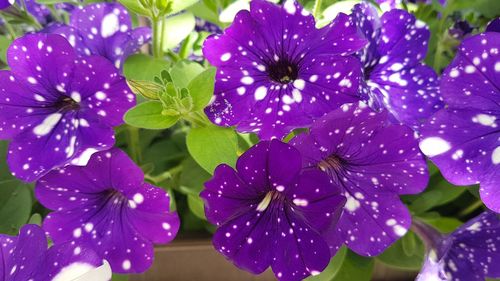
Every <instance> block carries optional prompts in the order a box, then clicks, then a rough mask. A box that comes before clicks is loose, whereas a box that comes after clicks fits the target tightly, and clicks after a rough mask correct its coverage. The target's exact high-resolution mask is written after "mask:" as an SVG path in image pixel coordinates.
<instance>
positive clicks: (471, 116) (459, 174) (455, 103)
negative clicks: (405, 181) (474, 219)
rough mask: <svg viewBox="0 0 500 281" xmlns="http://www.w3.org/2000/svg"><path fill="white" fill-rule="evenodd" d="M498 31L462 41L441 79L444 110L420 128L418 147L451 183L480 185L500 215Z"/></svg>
mask: <svg viewBox="0 0 500 281" xmlns="http://www.w3.org/2000/svg"><path fill="white" fill-rule="evenodd" d="M498 42H500V33H497V32H486V33H483V34H479V35H476V36H472V37H470V38H468V39H465V40H464V41H463V42H462V44H461V45H460V47H459V49H458V52H457V55H456V57H455V59H454V60H453V62H452V63H451V64H450V65H449V66H448V68H447V69H446V71H445V73H444V74H443V77H442V82H441V94H442V95H443V98H444V100H445V102H446V104H447V108H445V109H442V110H440V111H439V112H437V113H436V114H435V115H434V116H433V117H432V118H431V119H430V120H429V121H428V122H427V123H426V124H425V125H424V126H423V128H422V130H421V135H422V139H421V141H420V148H421V149H422V152H424V153H425V154H426V155H427V156H428V157H429V158H430V159H431V160H432V161H433V162H434V163H435V164H436V165H437V166H438V167H439V170H440V171H441V173H442V174H443V176H444V177H445V178H446V179H447V180H448V181H450V182H451V183H453V184H456V185H472V184H477V183H480V185H481V188H480V191H479V192H480V194H481V198H482V200H483V201H484V203H485V204H486V206H487V207H488V208H490V209H492V210H494V211H496V212H500V188H499V186H500V52H499V48H500V46H499V44H498Z"/></svg>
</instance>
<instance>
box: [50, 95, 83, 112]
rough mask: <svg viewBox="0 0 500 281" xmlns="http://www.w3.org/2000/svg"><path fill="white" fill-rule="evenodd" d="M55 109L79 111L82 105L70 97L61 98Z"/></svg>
mask: <svg viewBox="0 0 500 281" xmlns="http://www.w3.org/2000/svg"><path fill="white" fill-rule="evenodd" d="M54 107H56V108H57V109H59V111H64V112H66V111H71V110H78V109H79V108H80V104H79V103H78V102H76V101H75V100H74V99H72V98H70V97H66V96H64V97H61V98H60V99H59V100H58V101H57V102H56V103H55V104H54Z"/></svg>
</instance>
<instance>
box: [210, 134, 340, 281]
mask: <svg viewBox="0 0 500 281" xmlns="http://www.w3.org/2000/svg"><path fill="white" fill-rule="evenodd" d="M301 161H302V160H301V155H300V153H299V152H298V151H297V150H296V149H295V148H293V147H291V146H290V145H288V144H286V143H282V142H280V141H278V140H272V141H263V142H260V143H258V144H257V145H255V146H253V147H252V148H250V149H249V150H248V151H247V152H245V153H244V154H243V155H242V156H241V157H240V158H239V159H238V162H237V164H236V170H234V169H233V168H231V167H229V166H227V165H225V164H223V165H220V166H218V167H217V168H216V169H215V173H214V177H213V178H212V179H211V180H210V181H209V182H207V183H205V187H206V188H205V190H204V191H202V193H201V197H202V198H203V199H204V200H205V203H206V204H205V213H206V215H207V218H208V220H209V221H210V222H212V223H214V224H217V226H218V227H219V228H218V229H217V231H216V233H215V235H214V238H213V243H214V246H215V248H216V249H217V250H218V251H219V252H221V253H222V254H223V255H224V256H226V258H228V259H230V260H232V261H233V263H234V264H235V265H236V266H238V267H240V268H242V269H245V270H248V271H250V272H253V273H255V274H258V273H261V272H263V271H264V270H266V269H267V268H268V267H269V266H271V267H272V269H273V271H274V273H275V275H276V277H277V278H278V279H279V280H302V279H303V278H305V277H307V276H309V275H311V274H312V275H315V274H318V273H319V272H321V271H322V270H323V269H324V268H325V267H326V266H327V265H328V262H329V260H330V257H331V254H330V250H329V247H328V246H329V245H328V244H327V242H326V241H325V239H324V236H329V234H330V233H335V231H336V222H337V220H338V216H339V214H340V211H341V209H342V206H343V204H344V202H345V198H344V197H342V196H341V195H340V193H339V190H338V189H336V188H335V187H334V186H332V185H331V183H330V182H329V180H328V177H327V176H326V175H324V174H323V173H321V172H319V171H306V172H301ZM338 246H339V245H333V247H334V248H336V247H338Z"/></svg>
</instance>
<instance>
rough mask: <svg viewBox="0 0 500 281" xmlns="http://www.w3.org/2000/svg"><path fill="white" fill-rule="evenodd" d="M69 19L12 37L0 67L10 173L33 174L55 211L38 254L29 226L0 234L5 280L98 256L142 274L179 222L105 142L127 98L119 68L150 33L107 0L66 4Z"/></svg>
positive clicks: (80, 267) (71, 272) (40, 236)
mask: <svg viewBox="0 0 500 281" xmlns="http://www.w3.org/2000/svg"><path fill="white" fill-rule="evenodd" d="M71 24H72V25H73V26H65V25H61V24H53V25H50V26H48V27H47V28H46V29H45V30H43V31H42V32H39V33H35V34H27V35H25V36H23V37H21V38H18V39H16V40H15V41H14V42H13V43H12V44H11V46H10V47H9V49H8V52H7V60H8V64H9V66H10V70H9V71H0V138H2V139H8V140H11V142H10V144H9V149H8V155H7V162H8V165H9V167H10V169H11V171H12V174H13V175H15V176H16V177H18V178H19V179H21V180H24V181H27V182H32V181H36V187H35V195H36V198H37V199H38V200H39V202H40V203H41V204H43V205H44V206H45V207H47V208H48V209H51V210H54V212H52V213H50V214H49V215H48V216H47V217H46V219H45V220H44V222H43V229H44V230H45V232H46V233H47V234H48V235H50V238H51V239H52V241H54V243H55V246H53V247H52V248H50V249H49V250H48V251H47V252H46V253H45V249H46V247H47V243H46V238H45V234H44V233H43V231H42V230H41V229H39V228H37V227H36V226H26V227H25V228H23V229H22V230H21V233H20V236H19V238H13V237H8V236H0V245H1V246H2V248H1V249H2V250H1V251H0V253H2V255H0V259H1V261H3V262H0V265H1V266H0V276H2V278H3V276H9V277H7V279H6V280H28V279H30V278H32V279H30V280H49V279H50V280H69V279H71V280H73V278H76V277H78V276H79V275H78V274H81V273H84V272H86V271H90V269H92V268H96V267H99V266H101V265H102V264H103V261H104V265H106V264H108V263H109V265H110V266H111V269H112V270H113V272H118V273H134V272H135V273H137V272H143V271H145V270H147V269H148V268H149V267H150V266H151V264H152V260H153V243H168V242H170V241H171V240H172V239H173V238H174V237H175V235H176V234H177V231H178V229H179V219H178V217H177V214H176V213H174V212H171V211H170V204H169V196H168V194H167V193H166V192H165V191H164V190H162V189H160V188H157V187H155V186H152V185H150V184H148V183H145V182H144V174H143V172H142V171H141V169H140V168H139V167H138V166H137V165H136V164H135V163H134V162H133V161H132V160H131V159H129V158H128V156H127V155H126V154H125V153H124V152H122V151H121V150H119V149H116V148H112V147H113V145H114V142H115V138H114V130H113V127H115V126H118V125H121V124H123V115H124V113H125V112H126V111H127V110H128V109H130V108H131V107H132V106H133V105H135V95H134V94H133V93H132V92H131V90H130V89H129V87H128V85H127V83H126V80H125V78H124V77H123V76H122V75H121V74H120V68H121V67H122V66H123V62H124V60H125V59H126V57H127V56H128V55H130V54H132V53H134V52H136V51H137V50H138V49H139V48H140V47H141V46H142V45H143V44H144V43H146V42H147V41H148V40H149V39H150V30H149V28H139V29H132V24H131V19H130V16H129V15H128V13H127V11H126V10H125V8H124V7H122V6H121V5H120V4H111V3H109V4H108V3H100V4H91V5H88V6H86V7H84V8H78V9H75V10H74V11H73V12H72V15H71ZM59 34H62V35H63V36H64V37H63V36H61V35H59ZM28 244H31V245H30V246H28ZM26 262H28V263H29V265H28V264H26ZM109 265H108V267H109ZM4 272H5V274H4ZM106 272H107V271H105V272H104V273H105V277H103V276H102V275H100V276H101V277H99V278H101V279H99V280H108V279H109V278H110V276H108V275H110V273H109V274H107V273H106ZM106 274H107V275H106ZM61 276H62V277H61ZM106 276H107V277H106ZM68 278H69V279H68ZM1 280H4V279H1ZM86 280H91V279H86ZM92 280H94V279H92Z"/></svg>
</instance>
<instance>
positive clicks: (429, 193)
mask: <svg viewBox="0 0 500 281" xmlns="http://www.w3.org/2000/svg"><path fill="white" fill-rule="evenodd" d="M467 188H468V187H463V186H461V187H459V186H454V185H452V184H450V183H449V182H448V181H446V180H445V179H444V178H443V176H442V175H441V174H440V173H439V172H435V173H434V175H433V176H432V177H431V179H430V182H429V185H428V188H427V189H426V190H425V191H424V192H423V193H420V194H418V195H411V196H405V197H404V198H406V199H409V201H410V204H409V208H410V210H411V211H412V212H413V213H415V214H422V213H424V212H427V211H428V210H430V209H432V208H435V207H438V206H442V205H445V204H447V203H450V202H451V201H453V200H455V199H456V198H457V197H459V196H460V195H461V194H462V193H463V192H465V191H466V190H467Z"/></svg>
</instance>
